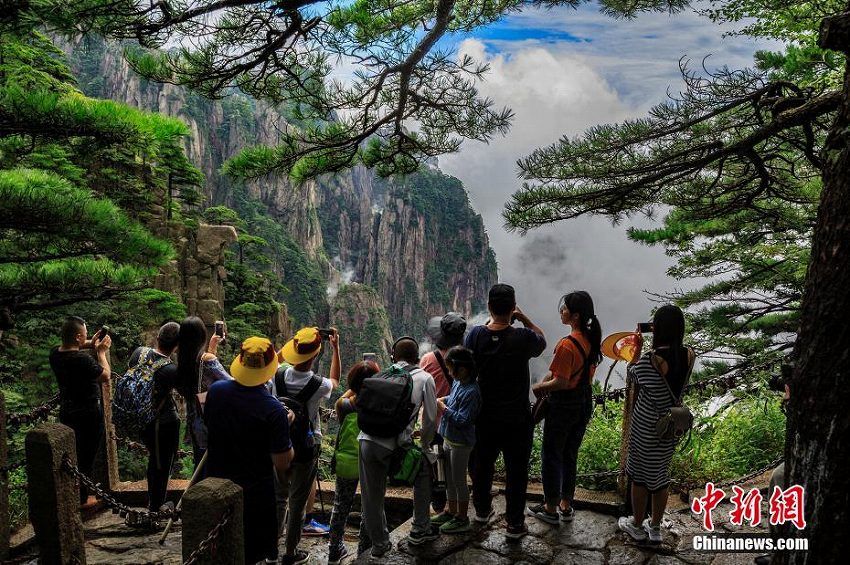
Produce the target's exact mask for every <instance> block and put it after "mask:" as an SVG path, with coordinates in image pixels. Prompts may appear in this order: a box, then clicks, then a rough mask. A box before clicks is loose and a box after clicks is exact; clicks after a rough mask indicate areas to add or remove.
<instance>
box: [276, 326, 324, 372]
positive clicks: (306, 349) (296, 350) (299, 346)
mask: <svg viewBox="0 0 850 565" xmlns="http://www.w3.org/2000/svg"><path fill="white" fill-rule="evenodd" d="M321 350H322V336H321V335H320V334H319V328H301V329H300V330H298V333H296V334H295V337H293V338H292V339H290V340H289V341H287V342H286V345H284V346H283V347H282V348H281V350H280V353H278V355H277V358H278V361H280V362H286V363H289V364H290V365H300V364H301V363H304V362H305V361H309V360H310V359H312V358H313V357H315V356H316V355H318V354H319V352H320V351H321Z"/></svg>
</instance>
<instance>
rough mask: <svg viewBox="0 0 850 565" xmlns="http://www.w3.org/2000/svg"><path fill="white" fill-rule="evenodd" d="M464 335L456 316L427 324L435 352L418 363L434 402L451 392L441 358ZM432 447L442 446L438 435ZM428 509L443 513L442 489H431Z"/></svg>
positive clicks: (461, 319)
mask: <svg viewBox="0 0 850 565" xmlns="http://www.w3.org/2000/svg"><path fill="white" fill-rule="evenodd" d="M464 332H466V318H464V317H463V316H461V315H460V314H458V313H457V312H448V313H446V315H445V316H443V317H442V318H440V317H439V316H435V317H433V318H431V320H430V321H429V322H428V337H430V338H431V339H432V340H433V342H434V345H436V346H437V349H436V350H434V351H430V352H428V353H426V354H425V355H423V356H422V360H421V361H419V367H420V368H421V369H423V370H424V371H426V372H428V373H430V374H431V376H432V377H434V386H435V387H436V392H437V398H444V397H446V396H448V395H449V392H450V391H451V388H452V383H451V380H450V379H451V377H450V376H449V374H448V369H447V368H446V363H445V356H446V352H447V351H448V350H449V349H451V348H452V347H454V346H455V345H460V344H462V343H463V334H464ZM439 428H440V414H437V429H439ZM433 445H439V446H442V445H443V438H442V437H441V436H440V434H434V441H433ZM440 449H442V447H441V448H440ZM431 506H432V508H433V509H434V511H435V512H438V513H439V512H442V511H443V509H444V508H445V507H446V490H445V488H440V489H438V488H436V485H435V486H434V488H433V489H432V490H431Z"/></svg>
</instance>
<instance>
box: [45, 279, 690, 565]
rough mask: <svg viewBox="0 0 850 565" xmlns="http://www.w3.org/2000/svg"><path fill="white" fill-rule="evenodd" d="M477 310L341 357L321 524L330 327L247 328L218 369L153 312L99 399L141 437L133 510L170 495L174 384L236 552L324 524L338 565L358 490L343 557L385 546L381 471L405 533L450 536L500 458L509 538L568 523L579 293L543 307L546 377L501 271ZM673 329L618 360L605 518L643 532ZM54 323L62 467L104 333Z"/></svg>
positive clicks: (175, 439) (286, 558) (593, 344)
mask: <svg viewBox="0 0 850 565" xmlns="http://www.w3.org/2000/svg"><path fill="white" fill-rule="evenodd" d="M488 310H489V315H490V317H489V320H488V321H487V322H486V323H485V324H483V325H476V326H474V327H471V328H468V327H467V323H466V320H465V319H464V318H463V316H461V315H460V314H458V313H455V312H450V313H448V314H446V315H445V316H443V317H442V318H441V319H439V322H437V323H434V324H432V325H431V326H430V327H429V329H428V334H429V338H430V340H431V341H432V343H433V345H434V349H433V351H430V352H428V353H426V354H424V355H423V356H422V357H421V359H420V345H419V343H418V342H417V340H416V339H414V338H412V337H409V336H403V337H400V338H398V339H397V340H396V341H395V343H394V344H393V345H392V348H391V364H390V366H388V367H383V368H382V367H379V366H378V364H377V363H375V362H374V361H373V360H368V359H367V360H364V361H360V362H357V363H355V364H354V365H353V366H352V367H350V368H348V370H347V372H346V378H345V380H344V381H343V382H344V383H345V385H346V387H347V388H346V390H345V391H344V392H343V391H338V392H341V393H342V394H341V396H340V397H339V399H338V400H336V403H335V405H334V407H333V408H334V410H335V413H336V419H337V422H338V424H339V426H338V431H337V435H336V442H335V445H334V454H333V458H332V461H331V471H332V472H333V474H334V475H335V484H336V491H335V494H334V502H333V510H332V513H331V516H330V524H329V526H325V525H323V524H320V523H317V522H316V520H315V519H314V518H313V516H311V510H312V505H313V499H314V498H315V488H316V483H317V473H318V465H319V454H320V451H321V445H322V422H321V420H320V406H321V404H322V402H323V401H324V400H325V399H329V398H331V396H332V394H333V393H334V392H335V391H337V389H338V388H340V381H341V375H342V372H343V368H342V366H341V362H340V348H341V347H342V345H341V344H342V342H343V340H344V339H345V336H340V335H339V333H338V332H337V331H336V330H335V329H332V330H330V331H327V330H320V329H319V328H315V327H305V328H302V329H300V330H299V331H298V332H296V334H295V335H294V336H293V338H292V339H291V340H289V341H288V342H287V343H286V344H284V345H283V347H282V348H280V349H277V348H276V347H275V346H274V344H273V343H272V342H271V341H269V340H268V339H266V338H264V337H256V336H255V337H249V338H248V339H246V340H245V341H244V342H242V344H241V347H240V350H239V353H238V355H236V356H235V358H234V359H233V360H232V362H231V363H230V365H229V366H228V367H227V368H226V367H225V365H223V364H222V363H221V361H220V359H219V357H218V349H219V345H220V344H221V342H222V340H223V339H225V332H222V331H217V332H215V333H213V335H211V336H209V335H208V332H207V327H206V326H205V325H204V323H203V321H201V320H200V319H199V318H196V317H189V318H186V319H185V320H183V321H182V323H179V324H178V323H175V322H168V323H166V324H164V325H163V326H162V327H161V328H160V329H159V332H158V334H157V337H156V343H155V344H154V346H153V347H140V348H138V349H136V350H135V351H134V352H133V353H132V355H131V356H130V359H129V360H128V368H127V372H126V373H125V374H124V376H123V377H121V378H119V379H118V384H117V386H116V393H115V395H114V397H113V414H115V415H116V418H118V419H119V420H120V419H121V418H120V417H119V416H121V414H124V412H132V411H134V410H135V411H136V412H137V416H136V422H135V426H134V427H135V428H136V429H137V433H138V436H139V438H140V439H141V441H143V442H144V444H145V445H146V446H147V448H148V451H149V461H148V467H147V481H148V494H149V504H148V506H149V509H150V510H161V509H168V508H171V507H173V506H172V505H173V502H172V501H169V502H166V498H167V486H168V479H169V476H170V474H171V470H172V467H173V464H174V461H175V457H176V452H177V450H178V445H179V444H180V437H179V435H180V418H179V415H178V414H179V411H178V406H177V404H175V398H178V399H179V398H182V399H183V402H184V403H185V407H186V408H185V414H186V434H187V436H188V438H187V439H188V440H189V441H190V442H191V445H192V452H193V458H194V464H195V467H196V475H197V477H198V478H200V477H220V478H225V479H229V480H231V481H233V482H235V483H236V484H238V485H239V486H240V487H241V488H242V492H243V497H244V512H243V524H244V547H245V562H246V563H257V562H266V563H278V562H281V563H284V564H286V565H290V564H294V563H302V562H305V561H306V560H307V559H308V558H309V555H308V553H307V552H306V551H304V549H303V548H301V547H299V546H300V545H301V543H300V542H301V536H302V535H303V534H304V533H309V534H315V533H318V534H328V535H329V553H328V563H331V564H334V563H340V562H341V561H342V560H343V559H344V558H345V557H346V556H347V555H348V550H347V549H346V546H345V544H344V543H343V533H344V530H345V525H346V523H347V521H348V518H349V514H350V513H351V510H352V507H353V505H354V501H355V494H356V491H357V489H358V487H359V489H360V494H361V520H360V534H359V543H358V546H357V553H358V555H360V554H363V553H366V552H368V554H369V557H370V558H371V559H374V560H380V559H381V558H383V557H384V556H386V555H387V553H388V552H389V551H390V549H391V545H390V539H389V531H388V526H387V518H386V514H385V510H384V498H385V494H386V490H387V485H388V481H400V482H402V483H404V484H408V485H410V486H412V487H413V521H412V527H411V529H410V533H409V535H408V538H407V541H408V543H409V544H411V545H414V546H415V545H420V544H425V543H428V542H430V541H433V540H435V539H437V538H438V537H440V536H441V535H453V534H459V533H463V532H467V531H469V530H470V529H472V528H473V522H477V523H489V522H491V521H492V520H494V516H495V512H494V508H493V497H494V495H495V492H494V490H493V479H494V473H495V468H496V462H497V459H498V458H499V456H500V455H501V456H502V459H503V462H504V472H505V477H504V478H505V487H504V496H505V503H506V512H505V523H504V533H505V536H506V537H507V538H508V539H509V540H517V539H519V538H522V537H523V536H524V535H526V534H527V533H528V529H527V526H526V524H525V520H526V516H531V517H534V518H535V519H539V520H541V521H543V522H544V523H548V524H552V525H553V526H557V525H558V524H559V523H561V522H570V521H572V520H574V519H575V517H576V513H575V510H574V508H573V501H574V497H575V488H576V469H577V459H578V451H579V447H580V445H581V443H582V439H583V437H584V434H585V430H586V428H587V425H588V422H589V420H590V417H591V412H592V407H593V396H592V382H593V378H594V372H595V369H596V367H597V366H598V365H599V363H600V362H601V360H602V355H601V343H602V329H601V326H600V322H599V320H598V318H597V317H596V314H595V311H594V304H593V300H592V298H591V296H590V295H589V294H588V293H587V292H584V291H576V292H571V293H569V294H566V295H565V296H564V297H563V298H562V299H561V301H560V304H559V305H558V314H559V316H560V320H561V322H562V323H563V324H564V325H566V326H569V328H570V333H569V334H568V335H567V336H566V337H563V338H562V339H560V340H559V341H558V343H557V344H556V346H555V348H554V357H553V359H552V361H551V363H550V366H549V371H548V373H546V374H545V375H543V376H542V379H540V380H539V382H538V383H537V384H534V385H533V386H532V378H531V374H530V370H529V361H530V360H531V359H532V358H535V357H538V356H540V355H541V354H542V353H543V351H544V350H545V349H546V339H545V337H544V334H543V331H542V330H541V329H540V328H539V327H538V326H537V325H535V323H534V322H533V321H532V320H531V319H530V318H529V317H528V315H527V314H526V313H524V312H523V311H522V310H521V309H520V308H519V307H518V306H517V300H516V296H515V292H514V289H513V287H511V286H509V285H506V284H496V285H494V286H493V287H492V288H491V289H490V292H489V295H488ZM517 322H519V324H517ZM684 330H685V326H684V316H683V314H682V312H681V310H679V309H678V308H677V307H675V306H664V307H662V308H659V309H658V310H657V311H656V313H655V315H654V319H653V325H652V329H651V333H652V345H651V348H648V350H647V351H646V352H645V353H643V354H640V351H641V350H642V346H643V343H642V341H641V340H640V338H638V343H637V350H638V352H639V353H638V354H637V355H635V357H634V359H633V360H632V363H631V364H630V365H629V369H628V378H629V379H633V380H634V382H635V383H636V384H637V385H638V396H637V401H636V405H635V408H634V412H633V416H632V425H631V427H630V435H629V456H628V463H627V467H626V472H627V475H628V477H629V478H630V480H631V484H632V489H631V497H632V499H631V502H632V508H633V510H634V513H633V515H632V516H628V517H623V518H621V519H620V522H619V526H620V528H621V529H622V530H623V531H624V532H626V533H627V534H628V535H630V536H631V537H632V538H634V539H636V540H640V541H644V540H646V541H649V542H660V541H661V530H660V522H661V517H662V514H663V512H664V508H665V506H666V501H667V487H668V485H669V483H670V472H669V467H670V460H671V457H672V453H673V449H674V446H675V439H660V438H659V437H658V436H657V434H656V427H655V423H656V420H657V415H658V414H659V413H662V412H664V411H665V410H667V409H669V408H670V407H671V406H673V405H674V404H675V401H676V399H677V398H678V397H680V396H681V393H682V390H683V389H684V386H685V385H686V384H687V380H688V378H689V375H690V371H691V369H692V367H693V364H694V354H693V351H692V350H690V349H689V348H686V347H685V346H683V345H682V342H683V338H684ZM61 334H62V345H61V346H59V347H58V348H56V349H54V350H53V351H52V352H51V355H50V364H51V367H52V368H53V370H54V372H55V374H56V378H57V381H58V384H59V392H60V416H59V417H60V421H61V422H62V423H65V424H67V425H68V426H70V427H71V428H73V430H74V431H75V433H76V442H77V444H76V447H77V460H78V465H79V467H80V469H81V471H82V472H83V473H86V474H90V473H91V469H92V464H93V460H94V456H95V453H96V451H97V448H98V445H99V443H100V441H101V438H102V434H103V427H102V426H103V424H102V422H103V420H102V406H101V401H100V399H99V394H98V390H99V384H100V382H101V381H104V380H107V379H109V378H110V374H111V370H112V368H111V367H110V365H109V355H108V351H109V348H110V346H111V338H110V336H109V335H108V333H106V332H98V333H97V334H96V335H95V336H94V337H92V338H89V334H88V328H87V327H86V324H85V322H84V321H83V320H82V319H80V318H76V317H71V318H68V319H67V321H66V322H65V324H64V325H63V327H62V332H61ZM639 335H640V334H638V336H639ZM323 347H324V348H329V349H330V354H331V362H330V369H329V373H328V374H327V376H321V375H317V374H316V372H315V370H316V366H315V364H316V361H317V359H318V358H319V354H320V352H321V351H322V349H323ZM84 349H92V350H93V351H94V352H95V355H94V356H92V355H90V354H89V353H88V352H84V351H82V350H84ZM175 352H176V363H175V362H173V361H172V358H173V357H175ZM122 379H123V388H122ZM125 390H127V391H130V392H129V393H128V392H125ZM173 393H177V394H173ZM146 395H147V396H146ZM535 399H536V400H537V402H536V404H535V405H534V409H532V401H533V400H535ZM128 406H129V408H128ZM122 410H123V412H122ZM540 419H543V420H544V422H545V424H544V427H543V444H542V454H541V458H542V467H541V468H542V476H541V477H540V478H541V480H542V485H543V493H544V500H543V502H542V503H540V504H535V505H532V506H528V505H527V501H526V498H527V490H528V482H529V467H530V465H529V461H530V458H531V452H532V443H533V433H534V427H535V425H536V424H535V421H536V420H540ZM470 480H471V485H472V488H471V492H470V488H469V482H470ZM87 497H88V493H87V492H86V491H85V489H84V488H81V493H80V501H81V504H90V503H91V501H89V500H88V498H87ZM470 499H471V502H472V509H470ZM650 503H651V505H650ZM648 508H651V511H649V510H648ZM432 509H433V510H432ZM470 510H471V519H470ZM647 512H649V513H650V514H651V515H650V516H648V517H646V514H647ZM281 538H282V539H281ZM280 541H282V542H283V543H282V545H280V547H282V548H283V552H282V553H283V555H282V556H281V555H279V554H278V552H279V549H278V548H279V542H280Z"/></svg>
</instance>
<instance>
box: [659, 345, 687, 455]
mask: <svg viewBox="0 0 850 565" xmlns="http://www.w3.org/2000/svg"><path fill="white" fill-rule="evenodd" d="M653 355H654V352H653ZM688 356H689V357H690V352H689V353H688ZM692 370H693V364H691V365H690V368H689V369H688V374H687V376H686V377H685V383H686V384H687V382H688V380H689V379H690V376H691V371H692ZM659 376H660V377H661V380H662V381H663V382H664V386H665V387H667V392H668V393H670V396H671V397H672V398H673V406H671V407H670V408H668V409H667V410H665V411H664V412H663V413H662V414H659V416H658V419H657V420H656V421H655V434H656V435H657V436H658V439H660V440H663V441H669V440H674V441H677V442H678V441H679V440H680V439H681V438H682V436H683V435H685V432H690V430H691V428H692V427H693V425H694V415H693V413H692V412H691V410H690V408H688V407H687V406H685V405H684V404H683V403H682V398H683V397H684V395H685V387H684V386H682V394H680V395H679V397H678V398H676V396H675V395H674V394H673V389H671V388H670V384H669V383H668V382H667V379H666V378H665V377H664V375H661V373H660V372H659Z"/></svg>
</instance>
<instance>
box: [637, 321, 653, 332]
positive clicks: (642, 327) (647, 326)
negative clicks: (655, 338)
mask: <svg viewBox="0 0 850 565" xmlns="http://www.w3.org/2000/svg"><path fill="white" fill-rule="evenodd" d="M654 327H655V324H653V323H652V322H640V323H639V324H638V332H639V333H642V334H651V333H652V331H653V329H654Z"/></svg>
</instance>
